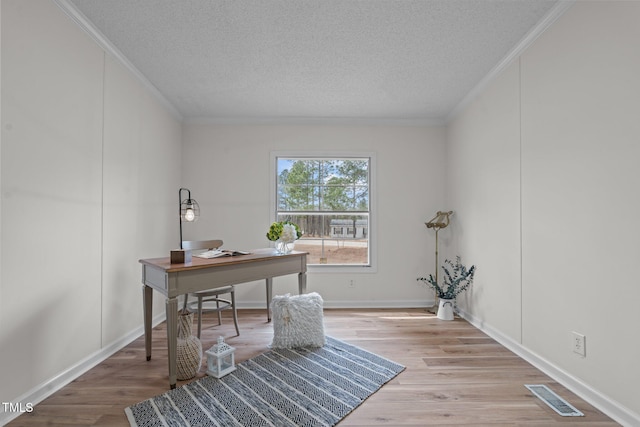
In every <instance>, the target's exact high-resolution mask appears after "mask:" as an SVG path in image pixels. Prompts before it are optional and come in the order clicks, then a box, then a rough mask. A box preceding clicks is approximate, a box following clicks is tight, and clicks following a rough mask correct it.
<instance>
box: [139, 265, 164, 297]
mask: <svg viewBox="0 0 640 427" xmlns="http://www.w3.org/2000/svg"><path fill="white" fill-rule="evenodd" d="M142 283H144V284H145V285H147V286H151V287H152V288H153V289H156V290H158V291H160V292H162V293H164V294H165V295H166V294H167V289H168V280H167V273H166V272H165V271H164V270H160V269H158V268H153V267H150V266H148V265H145V266H144V268H143V269H142Z"/></svg>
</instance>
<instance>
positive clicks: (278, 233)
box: [267, 221, 302, 253]
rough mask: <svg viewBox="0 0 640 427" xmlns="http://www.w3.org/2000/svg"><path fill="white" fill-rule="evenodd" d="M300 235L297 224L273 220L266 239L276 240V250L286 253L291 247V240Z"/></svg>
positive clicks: (296, 238)
mask: <svg viewBox="0 0 640 427" xmlns="http://www.w3.org/2000/svg"><path fill="white" fill-rule="evenodd" d="M300 237H302V231H301V230H300V227H298V224H294V223H293V222H290V221H279V222H274V223H273V224H271V226H270V227H269V231H268V232H267V239H269V240H271V241H272V242H276V249H277V250H278V252H281V253H287V252H289V251H290V250H291V248H292V247H293V242H294V241H296V240H298V239H299V238H300Z"/></svg>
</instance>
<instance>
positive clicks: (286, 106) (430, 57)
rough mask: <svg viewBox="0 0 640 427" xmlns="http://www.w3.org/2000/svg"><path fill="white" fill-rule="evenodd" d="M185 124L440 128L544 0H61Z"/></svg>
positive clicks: (548, 5)
mask: <svg viewBox="0 0 640 427" xmlns="http://www.w3.org/2000/svg"><path fill="white" fill-rule="evenodd" d="M70 3H72V5H71V7H73V6H75V8H77V10H78V11H80V12H81V13H82V14H84V16H85V17H86V18H87V19H88V20H89V21H90V22H91V23H92V25H93V26H95V28H97V29H98V30H99V31H100V32H101V33H102V34H103V35H104V37H106V39H108V40H109V41H110V42H111V43H112V44H113V45H114V46H115V47H116V48H117V49H119V50H120V52H122V54H123V55H124V56H125V57H126V58H127V59H128V60H129V62H130V63H131V64H133V66H134V67H135V68H137V69H138V70H139V71H140V72H141V73H142V74H143V75H144V76H145V77H146V78H147V79H148V80H149V81H150V82H151V83H152V84H153V85H154V86H155V87H156V88H157V89H158V90H159V92H160V93H162V94H163V95H164V97H165V98H166V99H167V100H168V101H169V102H170V103H171V104H172V105H173V106H174V107H175V108H176V109H177V110H178V111H179V113H180V114H181V115H182V116H183V117H184V118H185V119H187V120H191V119H203V118H204V119H213V120H222V121H224V120H275V121H277V120H291V119H340V120H414V121H415V120H417V121H442V120H444V119H445V118H446V117H447V115H448V114H450V113H451V112H452V111H453V110H454V109H455V108H456V106H457V105H459V104H460V102H461V101H462V100H463V99H464V98H465V96H466V95H467V94H469V93H470V91H472V89H474V87H476V86H477V85H478V84H479V83H480V82H481V81H482V80H483V78H485V77H486V76H487V75H488V74H489V73H490V72H491V71H492V69H494V68H495V67H496V65H497V64H499V63H500V62H501V61H502V60H503V59H504V58H505V56H507V55H508V54H509V53H510V52H511V51H512V50H513V49H514V47H515V46H517V45H518V44H519V43H520V42H521V41H522V40H523V38H525V36H526V35H527V34H528V33H529V32H530V31H532V29H534V28H535V27H536V25H537V24H538V23H539V22H540V21H541V20H542V19H543V18H544V17H545V15H547V14H548V13H549V11H550V10H552V8H553V6H554V5H555V4H556V3H557V2H556V1H545V0H420V1H410V0H403V1H399V0H235V1H234V0H231V1H222V0H108V1H105V0H70Z"/></svg>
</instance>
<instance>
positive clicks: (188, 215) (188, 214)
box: [180, 199, 200, 222]
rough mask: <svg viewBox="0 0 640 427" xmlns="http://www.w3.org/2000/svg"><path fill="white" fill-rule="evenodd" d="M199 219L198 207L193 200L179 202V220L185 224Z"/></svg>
mask: <svg viewBox="0 0 640 427" xmlns="http://www.w3.org/2000/svg"><path fill="white" fill-rule="evenodd" d="M199 217H200V206H199V205H198V202H196V201H195V199H184V200H183V201H182V202H180V220H181V221H185V222H194V221H197V220H198V218H199Z"/></svg>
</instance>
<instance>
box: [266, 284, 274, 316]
mask: <svg viewBox="0 0 640 427" xmlns="http://www.w3.org/2000/svg"><path fill="white" fill-rule="evenodd" d="M266 285H267V323H269V322H271V299H272V298H273V278H272V277H268V278H267V279H266Z"/></svg>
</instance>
